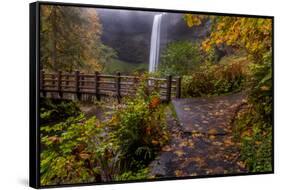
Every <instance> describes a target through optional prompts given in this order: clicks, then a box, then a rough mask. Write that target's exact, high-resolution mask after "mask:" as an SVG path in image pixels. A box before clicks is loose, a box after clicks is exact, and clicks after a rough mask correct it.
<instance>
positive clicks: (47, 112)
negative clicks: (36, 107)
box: [40, 98, 81, 124]
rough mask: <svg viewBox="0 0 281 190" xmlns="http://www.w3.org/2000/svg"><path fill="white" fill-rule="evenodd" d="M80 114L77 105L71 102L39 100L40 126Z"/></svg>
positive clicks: (48, 99)
mask: <svg viewBox="0 0 281 190" xmlns="http://www.w3.org/2000/svg"><path fill="white" fill-rule="evenodd" d="M80 113H81V112H80V109H79V107H78V106H77V104H76V103H75V102H73V101H71V100H60V99H50V98H40V123H41V124H45V123H50V122H57V121H61V120H65V119H67V118H68V117H70V116H77V115H79V114H80Z"/></svg>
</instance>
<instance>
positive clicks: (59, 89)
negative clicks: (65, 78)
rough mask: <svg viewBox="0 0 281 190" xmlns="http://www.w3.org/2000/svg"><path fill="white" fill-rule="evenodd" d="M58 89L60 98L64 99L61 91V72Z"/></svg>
mask: <svg viewBox="0 0 281 190" xmlns="http://www.w3.org/2000/svg"><path fill="white" fill-rule="evenodd" d="M57 88H58V94H59V97H60V98H62V91H61V71H59V72H58V84H57Z"/></svg>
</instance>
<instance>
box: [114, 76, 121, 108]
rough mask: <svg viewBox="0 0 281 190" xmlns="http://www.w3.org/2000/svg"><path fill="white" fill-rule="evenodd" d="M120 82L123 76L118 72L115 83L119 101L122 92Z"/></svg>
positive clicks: (119, 100)
mask: <svg viewBox="0 0 281 190" xmlns="http://www.w3.org/2000/svg"><path fill="white" fill-rule="evenodd" d="M120 82H121V77H120V72H118V73H117V75H116V84H115V87H116V97H117V100H118V103H120V102H121V92H120V88H121V84H120Z"/></svg>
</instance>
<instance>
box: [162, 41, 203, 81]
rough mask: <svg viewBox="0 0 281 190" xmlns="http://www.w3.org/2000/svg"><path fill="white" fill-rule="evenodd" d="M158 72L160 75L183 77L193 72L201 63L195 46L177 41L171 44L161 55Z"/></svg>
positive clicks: (197, 48)
mask: <svg viewBox="0 0 281 190" xmlns="http://www.w3.org/2000/svg"><path fill="white" fill-rule="evenodd" d="M160 61H161V62H160V67H159V71H160V72H161V73H162V75H174V76H175V75H184V74H188V73H191V72H192V71H194V70H195V69H196V68H197V67H198V65H199V64H200V63H201V61H202V60H201V55H200V50H199V47H198V45H197V44H195V43H191V42H187V41H178V42H172V43H170V44H169V45H168V47H167V48H166V49H165V50H164V53H163V54H162V55H161V59H160Z"/></svg>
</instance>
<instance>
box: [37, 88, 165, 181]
mask: <svg viewBox="0 0 281 190" xmlns="http://www.w3.org/2000/svg"><path fill="white" fill-rule="evenodd" d="M124 102H125V103H124V104H122V105H119V107H118V108H117V109H116V110H115V111H114V113H112V117H111V119H109V120H105V121H102V122H101V121H99V120H98V119H96V118H95V117H92V118H89V119H86V118H85V116H84V115H83V114H80V115H78V116H73V117H68V118H67V119H66V120H64V121H62V122H59V123H56V124H49V125H45V126H41V127H40V130H41V154H40V159H41V162H40V175H41V178H40V179H41V184H42V185H58V184H72V183H86V182H106V181H114V180H134V179H144V178H146V176H147V175H148V172H149V171H148V169H145V168H146V167H147V165H148V163H149V162H150V161H151V160H152V159H153V158H154V157H155V155H156V153H157V151H158V150H159V149H160V147H161V146H163V145H164V143H165V142H166V141H167V140H168V136H167V131H166V130H165V129H166V125H165V123H166V122H165V114H164V106H163V105H161V104H160V103H161V102H160V98H159V95H158V93H156V92H150V93H149V90H148V88H147V86H146V85H145V84H144V83H143V84H142V86H141V87H140V89H138V91H137V94H136V96H135V97H134V98H128V99H127V100H124Z"/></svg>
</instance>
